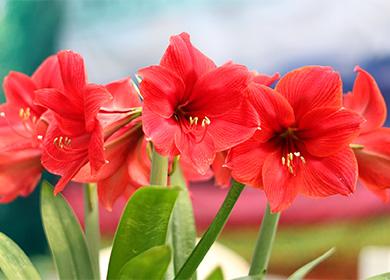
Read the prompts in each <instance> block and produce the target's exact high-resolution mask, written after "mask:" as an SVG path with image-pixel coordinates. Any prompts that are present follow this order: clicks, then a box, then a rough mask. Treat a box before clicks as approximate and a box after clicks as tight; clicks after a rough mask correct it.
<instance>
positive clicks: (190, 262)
mask: <svg viewBox="0 0 390 280" xmlns="http://www.w3.org/2000/svg"><path fill="white" fill-rule="evenodd" d="M243 189H244V185H243V184H241V183H238V182H236V181H234V180H233V182H232V185H231V188H230V190H229V192H228V194H227V196H226V198H225V200H224V202H223V203H222V206H221V208H220V209H219V211H218V213H217V215H216V216H215V218H214V220H213V221H212V223H211V225H210V226H209V228H208V229H207V231H206V233H205V234H204V235H203V237H202V239H201V240H200V241H199V243H198V244H197V245H196V247H195V249H194V250H193V251H192V253H191V255H190V256H189V257H188V259H187V260H186V262H185V263H184V265H183V266H182V268H181V269H180V271H179V272H178V273H177V275H176V276H175V279H189V278H191V276H192V275H193V274H194V272H195V271H196V269H197V268H198V266H199V264H200V263H201V261H202V260H203V258H204V257H205V255H206V254H207V252H208V251H209V249H210V247H211V246H212V245H213V244H214V242H215V241H216V240H217V238H218V236H219V234H220V233H221V231H222V229H223V227H224V226H225V224H226V222H227V220H228V218H229V216H230V213H231V211H232V209H233V207H234V205H235V204H236V202H237V200H238V198H239V197H240V194H241V192H242V190H243Z"/></svg>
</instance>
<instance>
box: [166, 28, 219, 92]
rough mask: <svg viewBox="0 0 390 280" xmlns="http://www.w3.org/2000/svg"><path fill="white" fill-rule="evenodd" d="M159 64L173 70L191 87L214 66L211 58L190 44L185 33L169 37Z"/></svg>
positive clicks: (188, 37)
mask: <svg viewBox="0 0 390 280" xmlns="http://www.w3.org/2000/svg"><path fill="white" fill-rule="evenodd" d="M160 64H161V65H162V66H164V67H166V68H169V69H170V70H172V71H174V72H175V73H176V74H177V75H178V76H179V77H181V78H182V79H183V81H184V82H185V84H186V86H187V87H191V86H192V85H193V84H194V82H195V81H196V80H197V79H198V78H199V77H200V76H202V75H203V74H204V73H207V72H208V71H210V70H212V69H214V68H215V67H216V66H215V64H214V62H213V61H212V60H211V59H209V58H208V57H207V56H205V55H204V54H203V53H201V52H200V51H199V50H198V49H196V48H195V47H194V46H193V45H192V44H191V42H190V36H189V35H188V34H187V33H181V34H180V35H176V36H172V37H171V38H170V44H169V47H168V48H167V50H166V51H165V53H164V56H163V57H162V59H161V62H160Z"/></svg>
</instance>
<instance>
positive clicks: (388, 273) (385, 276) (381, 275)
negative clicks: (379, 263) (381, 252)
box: [367, 272, 390, 280]
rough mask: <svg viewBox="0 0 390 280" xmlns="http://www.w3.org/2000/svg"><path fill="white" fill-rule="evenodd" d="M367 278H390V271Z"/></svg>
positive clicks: (388, 279) (375, 279) (372, 279)
mask: <svg viewBox="0 0 390 280" xmlns="http://www.w3.org/2000/svg"><path fill="white" fill-rule="evenodd" d="M367 280H390V272H387V273H383V274H379V275H375V276H372V277H370V278H367Z"/></svg>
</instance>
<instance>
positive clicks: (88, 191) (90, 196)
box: [84, 184, 100, 279]
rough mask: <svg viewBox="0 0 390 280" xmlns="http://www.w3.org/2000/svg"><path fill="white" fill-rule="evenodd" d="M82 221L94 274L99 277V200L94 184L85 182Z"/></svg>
mask: <svg viewBox="0 0 390 280" xmlns="http://www.w3.org/2000/svg"><path fill="white" fill-rule="evenodd" d="M84 223H85V237H86V239H87V244H88V250H89V255H90V257H91V261H92V266H93V269H94V270H95V272H96V273H95V274H96V275H97V276H98V279H100V270H99V250H100V227H99V201H98V195H97V187H96V185H95V184H85V187H84Z"/></svg>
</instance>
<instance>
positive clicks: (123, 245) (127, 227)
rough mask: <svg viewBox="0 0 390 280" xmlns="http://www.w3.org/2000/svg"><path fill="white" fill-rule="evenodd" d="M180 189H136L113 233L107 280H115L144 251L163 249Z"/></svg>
mask: <svg viewBox="0 0 390 280" xmlns="http://www.w3.org/2000/svg"><path fill="white" fill-rule="evenodd" d="M178 195H179V189H177V188H166V187H164V188H162V187H158V186H153V187H150V186H147V187H143V188H140V189H138V190H137V191H136V192H135V193H134V194H133V196H132V197H131V198H130V200H129V202H128V203H127V205H126V208H125V209H124V211H123V214H122V217H121V220H120V222H119V225H118V228H117V230H116V233H115V238H114V242H113V246H112V252H111V257H110V264H109V267H108V276H107V279H116V278H118V276H119V273H120V270H121V269H122V267H123V266H124V265H125V264H126V263H127V262H129V261H130V260H131V259H132V258H134V257H135V256H137V255H139V254H141V253H143V252H144V251H146V250H148V249H150V248H152V247H155V246H160V245H164V244H165V242H166V238H167V230H168V224H169V219H170V216H171V213H172V209H173V207H174V205H175V201H176V199H177V196H178Z"/></svg>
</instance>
